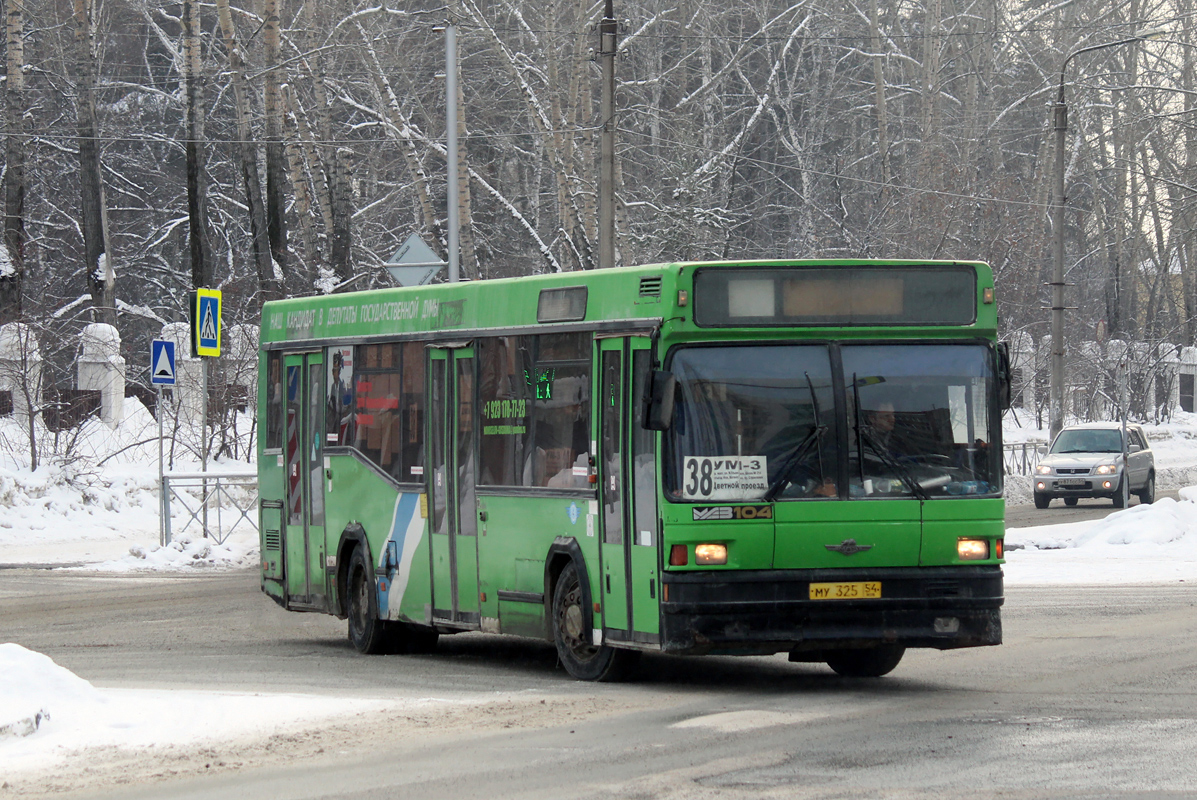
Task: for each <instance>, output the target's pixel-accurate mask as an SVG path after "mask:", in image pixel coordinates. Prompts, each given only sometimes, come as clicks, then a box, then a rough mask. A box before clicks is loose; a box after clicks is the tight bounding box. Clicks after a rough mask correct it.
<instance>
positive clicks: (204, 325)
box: [191, 289, 221, 539]
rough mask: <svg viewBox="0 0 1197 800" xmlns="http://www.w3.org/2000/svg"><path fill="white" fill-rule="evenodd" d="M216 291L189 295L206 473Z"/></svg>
mask: <svg viewBox="0 0 1197 800" xmlns="http://www.w3.org/2000/svg"><path fill="white" fill-rule="evenodd" d="M220 300H221V297H220V290H219V289H196V290H195V291H194V292H192V293H191V352H192V354H193V355H195V356H196V357H198V358H199V359H201V362H200V364H201V369H200V397H201V401H200V470H201V471H202V472H205V473H206V472H207V471H208V361H207V359H209V358H219V357H220ZM202 496H203V514H204V519H203V524H204V538H205V539H207V538H208V481H207V479H205V480H204V482H203V489H202Z"/></svg>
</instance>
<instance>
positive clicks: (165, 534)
mask: <svg viewBox="0 0 1197 800" xmlns="http://www.w3.org/2000/svg"><path fill="white" fill-rule="evenodd" d="M161 488H162V544H163V546H165V545H168V544H170V542H171V536H172V531H171V522H170V518H171V513H170V507H171V503H172V502H177V503H178V504H179V505H181V506H182V507H183V508H184V509H185V510H186V512H187V521H186V522H184V523H183V527H182V528H180V529H179V530H178V533H183V532H184V531H186V530H187V529H188V528H190V527H191V525H192V524H193V523H194V524H197V525H199V526H200V528H201V529H202V530H203V535H204V538H205V539H212V540H214V541H215V542H216V543H217V544H224V542H225V540H226V539H228V538H229V536H230V535H231V534H232V533H233V531H234V530H236V529H237V526H238V525H240V524H241V523H242V522H246V523H248V524H249V526H250V527H251V528H253V529H254V530H255V531H256V530H257V529H258V521H257V515H256V514H255V512H256V511H257V505H258V492H257V488H258V473H257V472H256V471H245V472H167V473H165V474H164V475H163V476H162V487H161ZM196 489H198V490H199V493H198V496H197V495H196V494H195V490H196ZM247 495H248V499H247ZM212 512H215V513H214V514H213V513H212ZM213 516H214V517H215V525H213V524H212V521H213ZM227 518H232V520H233V521H232V523H231V524H229V525H228V526H227V527H226V526H225V522H226V520H227Z"/></svg>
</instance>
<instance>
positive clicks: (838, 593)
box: [810, 581, 881, 600]
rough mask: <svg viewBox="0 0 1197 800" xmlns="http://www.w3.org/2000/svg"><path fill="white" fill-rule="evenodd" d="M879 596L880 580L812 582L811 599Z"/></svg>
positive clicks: (858, 598)
mask: <svg viewBox="0 0 1197 800" xmlns="http://www.w3.org/2000/svg"><path fill="white" fill-rule="evenodd" d="M880 596H881V581H858V582H855V583H812V584H811V585H810V599H811V600H862V599H865V600H867V599H871V598H876V597H880Z"/></svg>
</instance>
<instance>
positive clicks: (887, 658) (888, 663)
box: [827, 645, 906, 678]
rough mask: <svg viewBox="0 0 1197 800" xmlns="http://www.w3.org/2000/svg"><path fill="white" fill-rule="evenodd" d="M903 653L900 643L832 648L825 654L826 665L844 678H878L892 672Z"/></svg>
mask: <svg viewBox="0 0 1197 800" xmlns="http://www.w3.org/2000/svg"><path fill="white" fill-rule="evenodd" d="M905 654H906V648H905V647H902V646H900V645H882V646H881V647H869V648H866V649H861V650H833V651H831V652H830V653H828V654H827V666H829V667H831V668H832V669H833V670H835V671H836V672H837V673H839V674H840V675H843V676H844V677H845V678H880V677H881V676H882V675H888V674H889V673H890V672H893V670H894V667H896V666H898V662H899V661H901V660H902V656H903V655H905Z"/></svg>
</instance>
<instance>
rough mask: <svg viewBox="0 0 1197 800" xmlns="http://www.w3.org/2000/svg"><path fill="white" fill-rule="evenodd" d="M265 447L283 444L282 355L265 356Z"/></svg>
mask: <svg viewBox="0 0 1197 800" xmlns="http://www.w3.org/2000/svg"><path fill="white" fill-rule="evenodd" d="M266 372H267V374H268V376H269V378H268V380H267V382H266V449H268V450H269V449H272V448H281V447H282V446H283V355H282V353H280V352H278V351H274V352H271V353H269V354H267V356H266Z"/></svg>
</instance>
